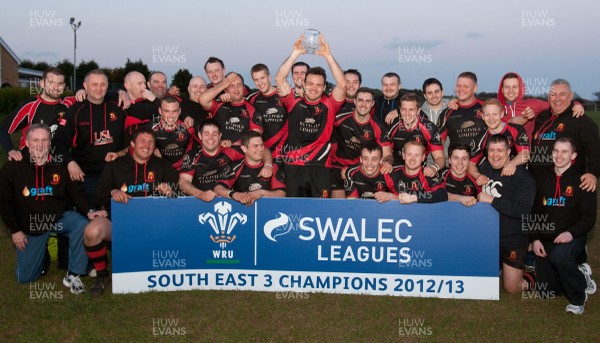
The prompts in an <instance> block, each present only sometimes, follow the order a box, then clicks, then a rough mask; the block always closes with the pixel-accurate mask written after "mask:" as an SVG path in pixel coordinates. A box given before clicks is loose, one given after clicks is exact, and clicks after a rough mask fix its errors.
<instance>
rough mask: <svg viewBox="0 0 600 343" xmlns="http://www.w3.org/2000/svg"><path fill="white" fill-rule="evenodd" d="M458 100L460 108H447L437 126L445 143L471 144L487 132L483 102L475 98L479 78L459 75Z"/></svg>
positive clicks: (472, 75) (457, 81)
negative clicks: (447, 140)
mask: <svg viewBox="0 0 600 343" xmlns="http://www.w3.org/2000/svg"><path fill="white" fill-rule="evenodd" d="M454 91H455V92H456V97H457V98H458V108H456V109H452V108H450V107H448V108H446V109H445V110H444V111H443V112H442V113H441V114H440V117H439V118H438V122H437V126H438V127H439V129H440V136H441V137H442V140H443V141H444V142H445V141H446V139H447V138H449V139H450V144H452V143H462V144H471V140H472V139H473V138H475V136H477V134H479V132H481V131H483V130H485V123H484V122H483V119H482V117H481V116H482V113H481V105H482V104H483V102H482V101H481V100H478V99H477V98H476V97H475V92H477V76H476V75H475V74H474V73H472V72H470V71H467V72H463V73H460V74H459V75H458V79H457V80H456V86H455V88H454Z"/></svg>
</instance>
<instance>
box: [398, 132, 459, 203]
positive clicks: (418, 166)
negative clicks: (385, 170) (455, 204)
mask: <svg viewBox="0 0 600 343" xmlns="http://www.w3.org/2000/svg"><path fill="white" fill-rule="evenodd" d="M426 157H427V155H426V154H425V147H424V146H423V144H421V143H419V142H416V141H409V142H406V144H404V147H402V158H403V159H404V166H402V167H400V171H399V176H400V181H399V182H398V193H399V195H398V199H399V200H400V203H401V204H411V203H414V202H420V203H434V202H440V201H447V200H448V193H446V188H444V183H443V180H442V179H441V177H440V176H439V175H434V176H433V177H427V176H425V174H424V173H423V162H424V161H425V158H426Z"/></svg>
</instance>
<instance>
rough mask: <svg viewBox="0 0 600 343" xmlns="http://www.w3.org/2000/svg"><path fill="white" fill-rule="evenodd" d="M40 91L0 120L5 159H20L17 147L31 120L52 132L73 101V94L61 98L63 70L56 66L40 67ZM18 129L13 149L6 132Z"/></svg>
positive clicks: (0, 139) (20, 147)
mask: <svg viewBox="0 0 600 343" xmlns="http://www.w3.org/2000/svg"><path fill="white" fill-rule="evenodd" d="M40 87H41V88H42V91H41V93H40V94H39V95H36V96H35V97H33V98H30V99H27V100H25V101H23V102H21V103H20V104H19V105H18V106H17V107H16V108H15V109H14V110H13V111H12V112H11V113H9V114H8V115H7V116H6V118H4V120H2V123H0V144H2V147H3V148H4V150H5V151H6V153H7V154H8V160H9V161H11V160H15V161H20V160H21V159H22V158H23V156H22V155H21V152H20V151H19V150H20V149H22V148H23V147H24V146H25V133H26V132H27V129H28V128H29V126H30V125H31V124H35V123H42V122H43V123H44V124H46V125H48V126H49V127H50V130H51V131H52V135H54V133H55V132H56V129H57V127H58V124H59V123H60V122H61V121H62V120H63V118H64V116H65V114H66V112H67V108H68V107H69V106H71V105H73V104H74V103H75V97H74V96H71V97H66V98H64V99H61V97H60V95H61V94H62V93H63V91H64V90H65V74H64V73H63V71H62V70H60V69H57V68H48V69H46V70H44V73H43V74H42V79H41V80H40ZM17 130H21V133H22V135H21V141H20V142H19V148H18V149H15V147H14V146H13V143H12V140H11V139H10V135H11V134H13V133H14V132H16V131H17Z"/></svg>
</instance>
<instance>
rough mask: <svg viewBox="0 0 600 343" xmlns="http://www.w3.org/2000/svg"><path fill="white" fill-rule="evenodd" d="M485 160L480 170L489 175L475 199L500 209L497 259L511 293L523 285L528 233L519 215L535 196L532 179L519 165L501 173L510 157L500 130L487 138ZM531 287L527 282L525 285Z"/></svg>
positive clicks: (506, 287)
mask: <svg viewBox="0 0 600 343" xmlns="http://www.w3.org/2000/svg"><path fill="white" fill-rule="evenodd" d="M486 148H487V161H485V162H484V163H483V164H482V165H481V167H480V170H481V172H482V173H483V174H484V175H485V176H486V177H487V178H488V179H489V181H488V182H487V184H486V185H484V186H483V187H482V192H481V193H479V195H478V196H477V200H479V201H481V202H486V203H489V204H491V205H492V207H493V208H494V209H495V210H496V211H498V213H500V261H501V263H502V283H503V285H504V289H505V290H506V291H507V292H508V293H511V294H516V293H518V292H521V291H522V290H523V289H527V285H526V283H525V282H524V280H523V270H524V269H525V257H526V255H527V246H528V245H529V237H528V236H527V234H526V233H524V232H523V230H522V218H524V216H526V215H528V214H529V212H530V210H531V206H532V205H533V199H534V197H535V181H534V179H533V176H531V174H530V173H529V172H528V171H527V170H526V169H525V167H523V166H517V168H516V170H515V173H514V174H513V175H510V176H508V175H504V174H503V173H502V171H503V169H504V167H505V166H506V165H507V164H508V163H509V161H510V147H509V144H508V138H506V136H504V135H503V134H496V135H493V136H491V137H490V138H489V139H488V141H487V146H486ZM529 288H531V285H529Z"/></svg>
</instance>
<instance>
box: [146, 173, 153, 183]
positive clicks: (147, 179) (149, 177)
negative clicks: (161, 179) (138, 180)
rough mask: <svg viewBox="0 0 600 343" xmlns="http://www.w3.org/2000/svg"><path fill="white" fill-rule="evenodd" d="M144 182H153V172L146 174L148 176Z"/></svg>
mask: <svg viewBox="0 0 600 343" xmlns="http://www.w3.org/2000/svg"><path fill="white" fill-rule="evenodd" d="M146 181H148V182H154V172H153V171H149V172H148V176H147V177H146Z"/></svg>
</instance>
